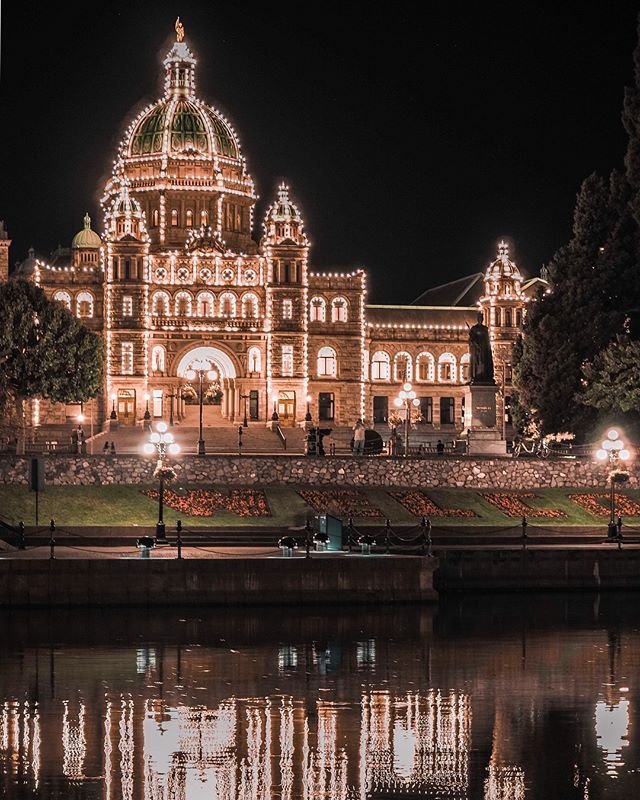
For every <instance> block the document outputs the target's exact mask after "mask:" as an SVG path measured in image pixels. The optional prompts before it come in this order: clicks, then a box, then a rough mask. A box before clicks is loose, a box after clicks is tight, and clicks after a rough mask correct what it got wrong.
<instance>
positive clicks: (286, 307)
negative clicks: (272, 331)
mask: <svg viewBox="0 0 640 800" xmlns="http://www.w3.org/2000/svg"><path fill="white" fill-rule="evenodd" d="M282 319H293V300H283V301H282Z"/></svg>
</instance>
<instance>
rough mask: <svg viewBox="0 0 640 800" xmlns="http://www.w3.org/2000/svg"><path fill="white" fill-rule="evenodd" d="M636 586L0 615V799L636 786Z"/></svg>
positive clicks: (486, 794)
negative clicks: (366, 605)
mask: <svg viewBox="0 0 640 800" xmlns="http://www.w3.org/2000/svg"><path fill="white" fill-rule="evenodd" d="M639 609H640V595H623V594H607V595H602V596H600V597H598V596H578V595H540V596H538V597H525V596H520V597H513V596H501V597H495V596H494V597H488V596H465V597H462V598H459V599H446V598H443V599H442V600H441V602H440V604H439V606H438V607H436V608H433V609H418V608H415V607H411V608H406V607H402V608H395V609H379V610H369V611H367V610H363V609H352V608H348V609H342V610H338V609H336V608H335V607H332V606H327V607H326V608H314V609H311V610H308V609H277V610H273V609H271V610H260V609H245V610H237V611H229V610H224V609H202V610H200V611H199V612H194V611H193V610H189V611H184V610H178V611H174V610H155V611H153V612H149V611H146V610H142V611H136V610H127V611H122V610H104V611H102V610H92V611H84V612H66V611H64V612H63V611H57V612H41V613H34V612H31V613H28V612H13V613H12V614H6V613H5V614H0V797H3V798H4V797H6V798H16V799H21V798H46V799H47V800H49V798H96V799H98V798H100V800H134V798H135V799H136V800H137V798H140V799H141V800H142V799H144V800H205V798H206V800H272V798H285V799H286V800H297V799H298V798H300V799H301V800H315V799H316V798H317V799H323V800H347V798H349V799H351V798H361V799H362V800H364V799H365V798H369V797H373V798H389V797H396V796H398V797H404V798H405V799H406V798H411V797H414V798H415V797H426V798H447V799H448V800H452V799H453V800H456V799H458V798H459V799H460V800H462V799H463V798H464V800H467V799H469V800H471V799H472V798H482V799H483V800H520V799H521V798H540V800H553V798H558V800H568V799H569V798H583V799H585V798H589V799H590V800H597V798H625V800H626V798H629V799H631V798H637V797H640V711H639V708H640V630H639V628H640V623H639V613H638V611H639Z"/></svg>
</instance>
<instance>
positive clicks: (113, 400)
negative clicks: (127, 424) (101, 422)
mask: <svg viewBox="0 0 640 800" xmlns="http://www.w3.org/2000/svg"><path fill="white" fill-rule="evenodd" d="M117 418H118V415H117V414H116V396H115V394H112V395H111V414H110V415H109V419H117Z"/></svg>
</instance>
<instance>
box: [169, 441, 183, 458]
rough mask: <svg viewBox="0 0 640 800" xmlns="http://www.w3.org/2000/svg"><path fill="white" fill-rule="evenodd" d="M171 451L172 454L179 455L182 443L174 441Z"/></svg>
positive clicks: (170, 446)
mask: <svg viewBox="0 0 640 800" xmlns="http://www.w3.org/2000/svg"><path fill="white" fill-rule="evenodd" d="M169 452H170V453H171V455H172V456H175V455H177V454H178V453H179V452H180V445H179V444H176V443H175V442H172V443H171V444H170V445H169Z"/></svg>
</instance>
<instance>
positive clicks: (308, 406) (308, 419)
mask: <svg viewBox="0 0 640 800" xmlns="http://www.w3.org/2000/svg"><path fill="white" fill-rule="evenodd" d="M310 403H311V395H310V394H308V395H307V413H306V414H305V417H304V418H305V421H306V422H311V406H310Z"/></svg>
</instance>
